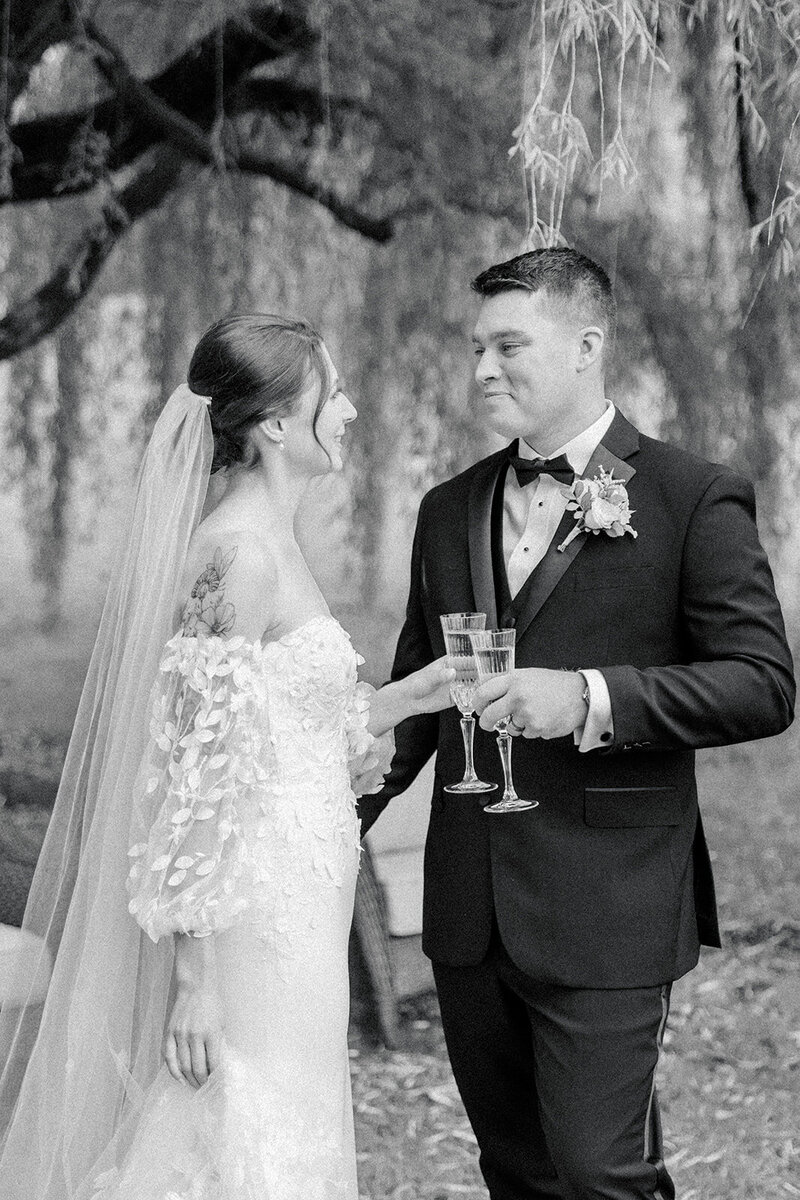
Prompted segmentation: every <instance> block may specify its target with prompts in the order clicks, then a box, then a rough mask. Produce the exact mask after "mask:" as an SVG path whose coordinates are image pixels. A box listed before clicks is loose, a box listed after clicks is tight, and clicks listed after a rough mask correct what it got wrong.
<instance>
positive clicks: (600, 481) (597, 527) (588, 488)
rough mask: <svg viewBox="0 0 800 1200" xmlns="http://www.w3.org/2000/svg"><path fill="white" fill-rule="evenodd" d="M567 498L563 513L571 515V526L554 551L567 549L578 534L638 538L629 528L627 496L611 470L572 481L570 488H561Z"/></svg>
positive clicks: (629, 517) (623, 487)
mask: <svg viewBox="0 0 800 1200" xmlns="http://www.w3.org/2000/svg"><path fill="white" fill-rule="evenodd" d="M562 490H563V492H564V494H565V495H566V496H568V497H569V504H568V505H567V511H568V512H573V513H574V514H575V521H576V524H575V527H574V529H571V530H570V532H569V534H568V535H567V537H565V538H564V541H563V542H562V543H561V545H560V546H558V547H557V549H558V550H561V551H563V550H566V548H567V546H568V545H569V544H570V542H571V541H573V540H574V539H575V538H576V537H577V536H578V534H579V533H607V534H608V536H609V537H622V535H623V533H629V534H630V535H631V537H638V536H639V535H638V533H637V532H636V530H635V529H632V528H631V515H632V512H633V511H634V510H632V509H631V507H630V505H629V504H628V493H627V491H626V488H625V484H624V483H623V482H622V480H621V479H615V478H614V473H613V471H606V470H604V469H603V467H601V468H600V473H599V474H598V475H595V477H594V479H576V480H575V482H574V483H573V484H572V486H571V487H565V488H563V489H562Z"/></svg>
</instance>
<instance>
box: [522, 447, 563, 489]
mask: <svg viewBox="0 0 800 1200" xmlns="http://www.w3.org/2000/svg"><path fill="white" fill-rule="evenodd" d="M508 461H509V462H510V463H511V466H512V467H513V468H514V470H515V471H516V472H517V482H518V484H519V486H520V487H525V486H526V485H527V484H529V483H531V481H532V480H534V479H538V478H539V476H540V475H551V476H552V477H553V479H557V480H558V481H559V483H566V484H567V485H568V486H569V484H571V483H573V482H574V480H575V472H574V471H573V469H572V466H571V465H570V461H569V459H568V458H567V456H566V454H559V456H558V458H520V456H519V455H518V454H509V456H508Z"/></svg>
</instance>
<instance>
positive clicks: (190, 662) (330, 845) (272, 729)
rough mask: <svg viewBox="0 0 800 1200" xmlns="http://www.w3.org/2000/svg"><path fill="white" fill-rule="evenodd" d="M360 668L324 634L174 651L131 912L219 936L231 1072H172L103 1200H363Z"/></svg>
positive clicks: (163, 927) (370, 772) (149, 761)
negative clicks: (203, 1078) (358, 1025)
mask: <svg viewBox="0 0 800 1200" xmlns="http://www.w3.org/2000/svg"><path fill="white" fill-rule="evenodd" d="M360 661H362V660H360V658H358V656H357V655H356V654H355V652H354V650H353V648H352V646H351V644H350V640H349V637H348V635H347V634H346V633H345V631H344V630H343V629H342V627H341V626H340V625H339V624H338V623H337V622H336V621H335V620H334V619H333V618H332V617H328V616H319V617H314V618H312V619H311V620H310V621H307V622H305V623H304V624H303V625H302V626H300V627H299V628H298V629H296V630H294V631H293V632H291V633H289V634H287V635H285V636H284V637H282V638H281V639H280V640H279V641H275V642H271V643H268V644H266V645H261V644H260V643H257V644H252V643H248V642H246V641H244V640H243V639H242V638H238V637H235V638H231V639H229V640H227V641H225V640H223V639H221V638H218V637H207V638H202V637H201V638H198V637H191V636H187V635H186V634H185V633H180V634H178V635H176V636H175V637H173V638H172V639H171V641H170V642H168V644H167V646H166V648H165V651H164V654H163V656H162V660H161V665H160V671H159V680H158V683H157V685H156V688H155V690H154V700H153V716H152V725H151V741H150V746H149V750H148V754H147V756H146V759H145V763H144V768H143V770H142V773H141V776H140V781H139V784H138V785H137V810H136V818H135V820H136V823H137V825H138V833H137V834H136V840H135V841H134V844H133V845H132V847H131V849H130V855H131V860H132V868H131V872H130V878H129V893H130V911H131V913H132V914H133V915H134V916H135V918H136V920H137V921H138V922H139V923H140V925H141V926H142V927H143V929H144V930H145V932H146V933H147V934H148V935H149V936H150V937H151V938H153V939H154V940H155V939H158V938H160V937H163V936H167V935H170V934H172V933H173V932H175V931H180V932H188V931H191V932H193V933H195V934H199V935H213V936H214V938H215V949H216V960H217V972H218V988H219V1000H220V1006H221V1012H222V1020H223V1027H224V1049H223V1054H222V1062H221V1065H220V1067H219V1068H218V1069H217V1070H215V1071H213V1072H212V1074H211V1076H210V1078H209V1080H208V1082H207V1084H206V1085H205V1086H204V1087H201V1088H199V1089H197V1090H193V1089H191V1088H190V1087H189V1086H188V1085H186V1084H181V1083H178V1082H176V1081H175V1080H174V1079H172V1077H171V1076H170V1075H169V1073H168V1072H167V1070H166V1067H163V1068H162V1069H161V1071H160V1073H159V1075H158V1077H157V1079H156V1081H155V1083H154V1084H153V1086H152V1087H151V1088H150V1090H149V1092H148V1093H147V1095H146V1096H145V1097H144V1098H143V1101H142V1098H140V1103H141V1105H142V1107H141V1113H142V1115H141V1117H140V1118H139V1120H138V1122H137V1125H136V1134H135V1137H134V1139H133V1142H132V1144H131V1146H130V1148H129V1150H128V1151H127V1153H126V1155H125V1159H124V1161H123V1162H122V1164H121V1165H120V1166H119V1167H117V1168H114V1169H112V1170H107V1171H104V1172H103V1173H102V1175H100V1176H99V1177H98V1178H97V1179H95V1181H94V1193H93V1195H94V1197H95V1200H357V1196H358V1189H357V1185H356V1172H355V1149H354V1140H353V1120H352V1111H351V1101H350V1079H349V1072H348V1053H347V1040H346V1033H347V1020H348V974H347V944H348V934H349V930H350V922H351V916H352V910H353V898H354V891H355V882H356V874H357V870H358V858H359V826H358V819H357V816H356V809H355V803H354V791H353V786H351V779H352V778H353V777H355V776H357V777H358V778H357V788H358V791H359V793H363V792H365V791H368V790H374V789H376V788H377V787H378V786H380V783H381V782H382V776H383V773H384V772H385V771H386V770H387V769H388V762H389V759H390V757H391V752H392V746H391V744H390V743H391V740H392V739H391V735H388V736H386V737H384V738H382V739H379V740H378V741H376V739H374V738H373V737H372V736H371V735H370V734H369V733H367V731H366V724H367V719H368V715H369V713H368V709H369V693H370V692H371V690H372V689H370V688H369V687H368V686H367V685H366V684H361V683H358V682H357V677H356V672H357V666H358V664H359V663H360Z"/></svg>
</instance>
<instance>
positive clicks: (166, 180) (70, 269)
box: [0, 146, 185, 360]
mask: <svg viewBox="0 0 800 1200" xmlns="http://www.w3.org/2000/svg"><path fill="white" fill-rule="evenodd" d="M184 169H185V163H184V161H183V160H182V159H181V158H180V157H179V156H178V155H177V154H176V153H175V151H174V150H173V149H172V148H171V147H167V146H161V147H158V148H157V149H156V150H155V151H154V152H152V154H151V155H150V157H149V159H148V161H147V162H146V163H145V164H144V165H143V166H142V168H141V170H140V171H139V172H138V174H137V175H136V176H135V178H134V179H132V180H131V181H130V182H129V183H128V184H127V186H126V187H124V188H123V189H122V190H121V191H120V192H119V193H118V194H117V195H111V196H110V197H109V199H108V200H107V201H106V203H105V204H104V205H103V209H102V212H101V214H100V215H99V217H98V219H97V221H96V222H95V223H94V224H92V225H91V226H90V227H89V228H88V229H87V230H86V231H85V232H84V235H83V238H82V239H81V241H80V242H79V243H77V244H76V245H74V246H73V247H72V248H71V249H70V251H69V253H68V254H67V255H66V257H65V258H64V260H63V262H62V263H61V266H60V267H58V269H57V270H56V272H55V274H54V275H53V277H52V278H51V279H50V280H48V282H47V283H45V284H44V285H43V286H42V287H40V288H38V289H37V291H35V292H34V293H33V295H32V296H29V297H28V299H27V300H23V301H22V302H21V303H20V304H18V305H17V306H16V307H15V308H14V309H12V311H11V312H9V313H7V314H6V316H5V317H4V318H3V320H2V321H0V360H2V359H6V358H11V357H12V356H13V355H15V354H19V353H20V352H21V351H22V350H27V349H28V347H30V346H33V345H34V344H35V343H36V342H38V341H39V340H40V339H41V338H43V337H45V336H46V335H47V334H48V333H52V332H53V330H54V329H57V328H58V326H59V325H60V324H61V322H62V321H63V320H65V318H66V317H68V316H69V314H70V313H71V312H72V310H73V309H74V308H75V306H76V305H77V304H78V303H79V302H80V301H81V300H82V299H83V297H84V296H85V295H86V294H87V292H88V291H89V289H90V288H91V287H92V285H93V283H94V282H95V280H96V278H97V276H98V274H99V272H100V270H101V268H102V266H103V264H104V263H105V261H106V259H107V258H108V256H109V254H110V253H111V251H112V250H113V249H114V247H115V246H116V245H117V243H118V241H119V240H120V238H121V237H122V236H123V234H124V233H125V232H126V231H127V230H128V229H129V228H130V226H131V225H132V224H133V222H134V221H137V220H138V219H139V218H140V217H142V216H144V214H145V213H147V212H150V211H151V210H152V209H154V208H157V207H158V205H159V204H160V203H161V202H162V201H163V200H164V198H165V197H166V196H167V195H169V193H170V192H171V191H172V190H173V188H174V187H175V186H176V184H177V183H178V180H179V178H180V176H181V173H182V171H183V170H184Z"/></svg>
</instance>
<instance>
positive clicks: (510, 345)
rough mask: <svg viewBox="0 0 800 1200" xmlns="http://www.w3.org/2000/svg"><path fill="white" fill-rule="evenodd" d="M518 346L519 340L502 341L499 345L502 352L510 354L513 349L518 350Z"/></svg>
mask: <svg viewBox="0 0 800 1200" xmlns="http://www.w3.org/2000/svg"><path fill="white" fill-rule="evenodd" d="M519 348H520V346H519V342H503V344H502V345H501V347H500V349H501V350H502V351H503V354H510V353H511V352H512V351H514V350H519Z"/></svg>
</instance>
